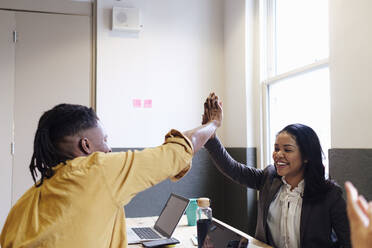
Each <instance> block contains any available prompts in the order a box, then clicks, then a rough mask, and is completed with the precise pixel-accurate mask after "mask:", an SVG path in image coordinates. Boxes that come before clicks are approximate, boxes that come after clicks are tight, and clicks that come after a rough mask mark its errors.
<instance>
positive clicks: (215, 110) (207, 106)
mask: <svg viewBox="0 0 372 248" xmlns="http://www.w3.org/2000/svg"><path fill="white" fill-rule="evenodd" d="M222 118H223V111H222V102H221V101H219V99H218V96H216V95H215V94H214V93H211V94H209V96H208V97H207V99H206V100H205V102H204V114H203V120H202V124H206V123H208V122H210V121H214V122H215V123H216V126H217V127H220V126H221V124H222Z"/></svg>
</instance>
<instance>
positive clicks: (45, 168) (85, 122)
mask: <svg viewBox="0 0 372 248" xmlns="http://www.w3.org/2000/svg"><path fill="white" fill-rule="evenodd" d="M97 120H98V117H97V115H96V113H95V112H94V110H93V109H92V108H88V107H85V106H82V105H75V104H59V105H57V106H55V107H54V108H52V109H51V110H48V111H46V112H45V113H44V114H43V115H42V116H41V117H40V120H39V124H38V127H37V130H36V134H35V139H34V152H33V154H32V158H31V163H30V172H31V176H32V179H33V180H34V182H35V185H36V186H37V187H39V186H40V185H42V184H43V181H44V179H45V178H50V177H52V176H53V169H52V168H53V167H54V166H56V165H58V164H59V163H64V162H66V160H68V159H73V157H71V155H68V154H66V153H64V152H62V151H61V150H60V149H59V146H58V144H59V142H61V141H62V139H63V138H64V137H66V136H72V135H75V134H77V133H79V132H81V131H83V130H86V129H89V128H92V127H95V126H97ZM37 170H38V171H39V172H40V176H41V179H40V182H39V183H37V182H36V181H37V174H38V173H37Z"/></svg>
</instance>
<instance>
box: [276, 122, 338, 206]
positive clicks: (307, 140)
mask: <svg viewBox="0 0 372 248" xmlns="http://www.w3.org/2000/svg"><path fill="white" fill-rule="evenodd" d="M284 132H285V133H288V134H289V135H291V136H292V137H293V138H294V139H295V140H296V143H297V145H298V146H299V149H300V152H301V156H302V160H303V161H306V162H305V163H303V166H304V180H305V189H304V199H309V200H316V199H319V198H320V197H321V196H324V193H326V192H327V191H328V190H329V189H330V184H331V182H330V181H328V180H326V179H325V168H324V165H323V162H322V159H323V151H322V147H321V145H320V142H319V138H318V136H317V135H316V133H315V132H314V130H313V129H312V128H311V127H308V126H306V125H303V124H298V123H296V124H291V125H288V126H286V127H285V128H283V129H282V130H281V131H280V132H279V133H278V134H280V133H284Z"/></svg>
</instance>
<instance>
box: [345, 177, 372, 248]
mask: <svg viewBox="0 0 372 248" xmlns="http://www.w3.org/2000/svg"><path fill="white" fill-rule="evenodd" d="M345 188H346V195H347V214H348V216H349V221H350V232H351V242H352V245H353V247H356V248H366V247H371V246H372V202H369V203H368V202H367V201H366V200H365V199H364V197H363V196H361V195H358V191H357V189H356V188H355V187H354V186H353V184H352V183H351V182H346V183H345Z"/></svg>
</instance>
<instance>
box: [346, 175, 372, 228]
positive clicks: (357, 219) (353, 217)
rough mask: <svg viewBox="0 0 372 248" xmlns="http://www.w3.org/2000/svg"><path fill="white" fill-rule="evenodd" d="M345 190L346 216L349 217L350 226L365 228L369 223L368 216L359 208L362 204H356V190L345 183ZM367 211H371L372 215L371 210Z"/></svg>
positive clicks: (348, 183) (351, 185) (350, 184)
mask: <svg viewBox="0 0 372 248" xmlns="http://www.w3.org/2000/svg"><path fill="white" fill-rule="evenodd" d="M345 188H346V195H347V214H348V216H349V220H350V225H351V226H354V225H357V226H359V225H364V226H365V227H367V226H368V225H369V223H370V216H369V215H367V214H366V213H365V212H364V211H363V210H362V209H361V207H360V206H361V204H364V203H358V198H359V197H358V191H357V189H356V188H355V187H354V186H353V184H352V183H350V182H346V183H345ZM369 211H371V215H372V210H371V209H369ZM371 219H372V216H371Z"/></svg>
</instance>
